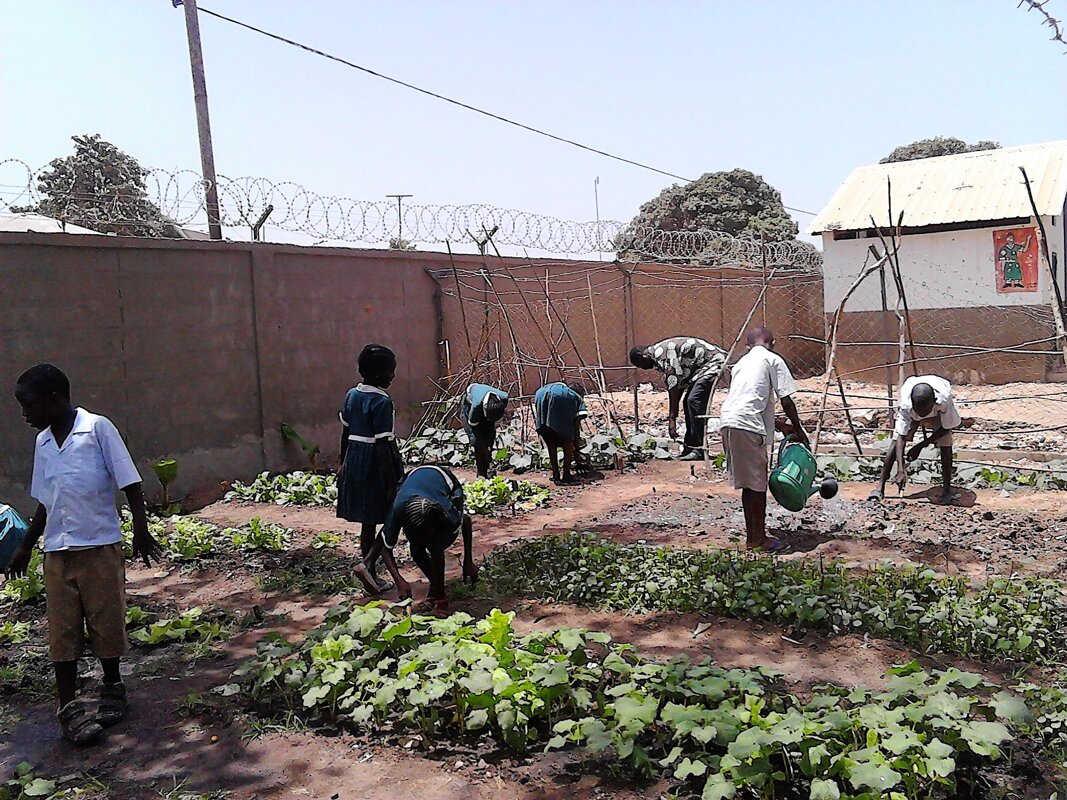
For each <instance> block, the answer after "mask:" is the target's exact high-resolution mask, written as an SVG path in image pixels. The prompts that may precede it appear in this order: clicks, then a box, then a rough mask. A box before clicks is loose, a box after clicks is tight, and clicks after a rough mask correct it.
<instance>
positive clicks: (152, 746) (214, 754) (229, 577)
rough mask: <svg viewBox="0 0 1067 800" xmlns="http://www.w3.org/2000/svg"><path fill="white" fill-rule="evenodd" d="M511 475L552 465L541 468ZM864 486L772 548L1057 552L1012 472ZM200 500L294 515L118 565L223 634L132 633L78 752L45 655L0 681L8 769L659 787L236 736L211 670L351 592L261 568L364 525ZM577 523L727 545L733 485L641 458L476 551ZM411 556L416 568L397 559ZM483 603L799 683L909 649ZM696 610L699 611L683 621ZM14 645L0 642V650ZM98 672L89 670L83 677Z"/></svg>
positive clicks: (123, 792) (870, 675) (1041, 556)
mask: <svg viewBox="0 0 1067 800" xmlns="http://www.w3.org/2000/svg"><path fill="white" fill-rule="evenodd" d="M464 477H469V475H464ZM525 477H528V478H532V479H533V480H538V481H543V482H546V483H547V481H546V480H545V476H544V475H542V474H535V475H533V476H525ZM869 490H870V486H869V485H862V484H848V485H843V486H842V491H841V494H840V495H839V496H838V497H837V498H835V499H834V500H832V501H828V502H823V501H819V500H817V499H816V500H814V501H813V502H812V504H811V505H810V506H809V507H808V508H807V509H805V511H804V512H802V513H800V514H789V513H787V512H784V511H782V510H781V509H777V508H774V507H773V504H772V510H771V515H770V527H771V529H772V531H773V532H775V533H777V534H778V535H779V536H780V537H781V538H782V540H783V541H784V542H786V543H787V544H788V547H787V552H786V553H785V554H784V555H782V556H781V557H782V558H820V557H822V558H826V559H841V560H844V561H845V562H847V563H848V564H852V565H855V566H864V565H869V564H872V563H875V562H878V561H881V560H883V559H887V558H888V559H892V560H893V561H896V562H915V563H921V564H927V565H929V566H931V567H933V568H934V569H936V570H939V571H942V572H946V573H950V574H958V575H963V576H966V577H969V578H973V579H980V578H982V577H984V576H985V575H987V574H991V573H996V574H1010V573H1020V574H1048V575H1055V576H1058V575H1059V574H1060V572H1061V571H1062V570H1063V568H1064V566H1065V565H1067V510H1065V509H1064V503H1063V495H1061V494H1057V493H1047V492H1046V493H1043V492H1036V491H1017V492H1014V493H1012V494H1011V495H1009V496H1007V497H1005V496H1002V495H1001V493H999V492H997V491H979V492H977V493H970V494H968V495H967V496H966V497H965V498H964V499H965V504H966V505H965V507H952V508H946V507H940V506H936V505H933V504H931V503H930V502H929V500H928V499H927V498H926V496H925V494H923V493H917V494H913V495H909V496H908V497H906V498H904V499H895V498H892V499H889V500H887V501H886V502H884V503H883V504H873V503H869V502H868V501H866V500H864V499H863V498H864V497H865V496H866V494H867V493H868V492H869ZM198 516H199V517H201V518H202V519H205V520H208V521H211V522H214V523H216V524H219V525H230V524H235V523H240V522H244V521H247V520H248V519H249V518H251V517H253V516H259V517H261V518H263V519H264V520H265V521H271V522H279V523H282V524H285V525H287V526H290V527H292V528H294V529H295V530H296V532H297V535H296V541H295V542H294V548H293V550H292V551H291V552H290V553H286V554H278V555H270V556H255V557H250V558H244V559H239V558H237V557H236V556H232V555H230V556H224V557H223V556H220V557H216V558H212V559H207V560H205V562H204V563H203V565H201V566H200V567H199V568H190V567H184V568H183V567H180V566H179V565H174V564H166V565H163V566H162V567H160V566H153V567H151V568H145V567H144V566H141V565H136V564H131V565H130V566H129V570H128V577H129V587H128V591H129V596H130V600H129V602H130V604H131V605H142V606H145V607H148V608H152V609H159V610H163V609H172V610H174V609H184V608H189V607H191V606H201V607H203V608H205V609H210V610H211V611H212V613H216V614H223V613H225V614H226V615H227V618H228V619H229V621H230V622H229V624H231V625H232V626H234V627H235V628H237V631H238V632H237V634H236V635H235V636H233V637H232V638H230V639H228V640H226V641H225V642H222V643H220V644H217V645H215V646H214V647H213V648H211V650H210V652H209V653H207V655H203V656H202V657H200V658H199V659H192V658H191V657H190V655H191V654H190V650H189V648H183V647H181V646H178V645H171V646H168V647H163V648H157V649H149V648H142V647H136V648H134V649H133V650H132V651H131V655H130V658H129V659H128V660H127V662H126V665H125V666H126V671H127V672H128V673H129V674H128V677H127V681H128V685H129V688H130V692H131V696H132V698H133V702H134V704H135V705H134V711H133V713H132V714H131V717H130V719H129V720H128V721H127V722H125V723H123V724H122V725H120V726H118V727H117V728H115V729H113V730H112V732H110V734H109V736H108V738H107V740H106V742H105V743H104V744H102V745H99V746H96V747H93V748H90V749H88V750H84V751H80V750H75V749H74V748H72V747H71V746H69V745H67V744H66V743H64V742H63V741H62V740H61V739H60V738H59V736H58V729H57V726H56V723H55V718H54V704H53V702H52V701H51V700H47V699H44V697H47V692H48V690H49V689H50V682H51V679H50V676H49V675H48V674H47V672H42V673H40V674H39V675H38V679H39V681H40V686H39V687H38V688H39V689H40V690H42V691H43V692H44V695H42V696H41V697H40V699H34V695H31V694H30V693H27V692H21V693H19V694H17V695H15V696H10V697H6V698H3V699H0V768H2V771H3V772H8V771H10V770H11V769H12V768H13V767H14V765H16V764H18V763H19V762H21V761H28V762H30V763H31V764H34V765H35V766H36V767H37V768H38V770H39V771H40V772H41V773H42V774H46V775H48V776H63V775H74V774H77V773H90V774H94V775H96V776H98V777H99V778H100V779H101V780H103V781H104V782H105V783H107V784H108V785H109V786H110V787H111V793H112V795H111V796H113V797H121V798H134V799H137V798H150V797H159V796H160V795H161V794H163V795H165V794H166V793H167V792H168V791H171V790H172V789H173V788H174V786H175V785H177V784H180V783H181V782H182V781H187V783H186V787H185V789H186V790H187V791H191V790H195V791H197V792H210V791H217V790H225V791H228V792H229V793H230V794H228V795H225V796H227V797H231V798H292V797H312V798H331V797H338V798H366V797H375V798H390V797H410V796H419V797H423V798H427V799H428V800H436V798H459V797H462V798H475V799H477V800H481V798H486V799H488V798H491V797H493V798H495V797H500V796H511V797H515V798H521V799H523V800H525V798H530V799H531V800H532V798H564V797H577V796H581V797H597V796H603V797H609V796H610V797H618V798H651V797H660V796H661V795H662V794H663V793H664V791H665V790H666V787H665V786H663V785H659V784H647V785H646V784H634V783H633V782H632V781H630V780H629V779H627V778H625V777H621V778H617V777H615V776H614V774H613V772H612V770H611V769H610V764H607V763H604V762H599V761H597V760H595V759H590V758H588V757H585V756H582V755H579V754H576V753H563V754H555V755H553V756H550V757H549V756H544V755H541V754H532V755H530V756H528V757H523V758H516V757H511V756H507V755H506V754H501V753H499V752H489V751H478V750H471V749H469V748H467V747H466V746H465V745H461V744H457V743H450V742H445V743H430V742H425V741H422V740H421V739H418V738H417V737H407V738H406V739H397V738H396V737H385V738H383V737H375V736H373V735H368V736H362V737H355V736H350V735H347V734H341V733H338V732H333V734H332V735H327V732H322V731H319V732H309V731H273V732H267V733H266V734H265V735H262V736H259V737H258V738H250V735H251V731H250V723H249V720H247V719H245V718H243V717H240V716H238V717H236V718H235V717H234V714H233V709H232V708H227V707H226V705H225V704H224V703H219V704H215V703H213V702H211V700H210V699H211V698H213V697H214V696H213V695H211V694H210V689H211V688H212V687H214V686H217V685H220V684H223V683H226V682H227V678H228V675H229V673H230V672H231V671H232V669H233V668H234V667H235V666H236V665H237V664H238V663H240V661H241V660H242V659H244V658H245V657H247V656H248V655H250V654H251V653H252V652H254V649H255V645H256V642H257V641H259V640H260V639H261V638H262V636H263V635H264V634H266V633H267V632H269V631H276V632H278V633H280V634H282V635H283V636H285V637H287V638H290V639H297V638H299V637H300V636H301V635H302V634H303V633H304V632H306V631H308V630H310V629H311V628H313V627H314V626H315V625H317V624H318V623H319V622H320V621H321V620H322V618H323V616H324V614H325V613H326V611H327V609H328V608H330V607H331V606H333V605H334V604H336V603H338V602H340V601H341V600H343V599H345V597H346V595H345V593H337V594H333V595H323V594H321V593H320V594H300V593H297V592H294V591H292V590H287V589H265V588H264V585H263V579H264V578H267V577H270V576H271V575H277V574H278V573H279V570H282V569H285V568H287V567H292V566H293V565H295V564H298V563H299V562H301V561H307V560H308V559H316V558H317V559H319V561H317V562H314V563H315V564H317V565H318V564H321V565H322V577H323V578H324V579H336V578H338V577H343V576H344V573H345V570H346V564H347V563H348V562H349V560H350V559H351V558H354V553H355V551H356V549H357V547H358V530H357V529H356V527H355V526H350V525H346V524H345V523H342V522H341V521H339V520H337V519H336V518H335V517H334V516H333V511H332V509H315V508H283V507H278V506H273V505H261V504H232V503H216V504H214V505H211V506H208V507H207V508H204V509H202V510H201V511H200V512H198ZM572 529H579V530H591V531H595V532H597V533H599V534H601V535H603V536H605V537H610V538H614V539H618V540H623V541H638V540H643V541H646V542H650V543H657V544H670V545H677V546H685V547H698V548H709V547H716V548H724V547H736V546H738V543H739V541H740V539H741V536H742V535H743V533H742V529H743V522H742V518H741V512H740V504H739V498H738V496H737V493H735V492H734V491H733V490H732V489H730V488H729V486H727V485H726V484H725V483H724V482H723V479H722V476H721V475H718V474H713V475H711V476H705V475H704V474H703V468H702V466H701V465H697V466H696V468H691V466H690V465H689V464H686V463H681V462H651V463H648V464H643V465H640V466H638V467H636V468H633V469H628V470H625V471H622V472H608V473H606V474H605V475H603V476H601V477H600V478H599V479H597V480H594V481H590V482H586V483H583V484H581V485H578V486H574V487H559V488H554V489H553V495H552V498H551V501H550V505H549V506H548V507H547V508H544V509H539V510H537V511H534V512H530V513H527V514H524V515H520V516H517V517H514V518H511V517H502V518H492V519H483V518H478V520H477V521H476V533H475V542H476V548H477V552H478V553H479V554H480V555H484V554H485V553H487V552H488V551H489V550H491V549H492V548H494V547H496V546H498V545H500V544H503V543H506V542H510V541H514V540H516V539H519V538H525V537H530V536H539V535H544V534H546V533H550V532H558V531H567V530H572ZM320 531H336V532H339V533H342V535H343V541H342V546H341V548H340V549H339V550H333V551H325V552H317V551H312V550H310V549H307V548H308V547H309V544H310V541H311V539H312V538H313V537H314V535H315V534H316V533H317V532H320ZM398 552H399V551H398ZM405 571H406V573H407V575H408V576H409V577H410V578H416V577H417V573H416V571H415V570H413V569H412V568H411V567H410V566H408V567H407V568H406V570H405ZM449 571H450V574H451V575H454V576H458V574H459V570H458V560H457V561H450V563H449ZM413 586H414V591H415V596H416V599H418V598H419V597H421V596H422V595H423V594H424V593H425V590H426V586H425V584H424V582H422V581H421V580H415V581H413ZM493 605H499V606H501V607H503V608H505V609H508V610H513V611H515V612H516V624H517V626H518V627H519V628H520V629H521V630H524V631H525V630H532V629H535V628H547V627H558V626H579V627H586V628H591V629H596V630H604V631H607V632H609V633H611V634H612V636H613V637H615V638H616V639H617V640H620V641H628V642H632V643H634V644H635V645H637V647H638V648H639V650H640V651H642V652H644V653H646V654H648V655H650V656H653V657H668V656H673V655H679V654H684V655H687V656H689V657H691V658H694V659H703V658H712V659H715V660H716V661H718V662H719V663H721V664H724V665H728V666H756V665H763V666H769V667H774V668H776V669H779V670H781V671H782V672H784V673H785V675H786V680H787V681H788V682H789V683H790V684H791V685H792V686H793V688H794V690H795V691H797V692H800V693H804V692H805V691H807V690H809V688H810V687H811V686H812V685H815V684H818V683H823V682H835V683H841V684H845V685H855V686H872V687H874V686H878V685H880V682H881V676H882V675H883V673H884V672H885V670H886V669H887V668H888V667H889V666H890V665H892V664H894V663H900V662H905V661H908V660H910V659H911V658H913V657H914V655H915V654H914V653H913V652H912V651H910V650H908V649H907V648H903V647H898V646H896V645H892V644H889V643H886V642H882V641H875V640H867V639H865V638H864V637H862V636H843V637H824V636H820V635H817V634H808V635H807V636H806V637H804V639H803V640H802V641H799V642H798V641H790V640H789V637H788V633H787V632H786V631H784V630H783V629H781V628H779V627H777V626H774V625H769V624H755V623H750V622H742V621H737V620H727V619H720V618H707V617H703V616H699V615H678V614H650V615H638V616H626V615H622V614H610V613H605V612H598V611H594V610H589V609H582V608H576V607H572V606H567V605H549V604H542V603H534V602H529V601H524V600H521V599H517V598H506V597H503V598H494V597H489V598H487V597H485V596H475V597H474V598H471V599H469V600H465V601H456V602H454V603H453V608H454V609H455V610H466V611H468V612H470V613H474V614H478V613H482V612H485V611H487V610H488V609H489V608H491V607H492V606H493ZM3 612H4V614H5V615H6V617H8V618H18V619H27V620H34V621H35V630H34V636H33V638H32V640H31V642H30V643H29V646H30V647H31V648H33V649H36V650H38V651H40V650H41V648H42V643H43V623H42V622H41V620H42V618H43V605H37V606H30V607H20V608H18V609H13V608H12V607H10V606H9V607H6V608H4V609H3ZM257 615H258V616H257ZM260 617H261V618H262V621H259V619H260ZM699 623H711V625H710V627H709V628H708V629H707V630H706V631H704V632H702V633H700V634H699V635H694V633H695V631H696V630H697V626H698V624H699ZM242 625H246V626H247V627H244V628H242V627H241V626H242ZM24 647H26V645H20V646H6V647H0V665H2V664H3V659H5V658H6V659H12V658H14V656H15V654H16V652H17V651H18V650H19V648H24ZM926 661H927V663H928V664H929V665H930V666H945V665H947V664H957V665H959V666H961V667H962V668H965V669H971V670H975V671H980V672H983V673H984V674H986V675H988V676H989V677H990V678H992V679H996V680H1000V679H1006V677H1007V675H1008V674H1009V673H1010V671H1011V667H1010V666H1005V667H1003V668H1002V667H990V666H989V665H982V664H974V663H969V662H966V661H960V660H958V659H950V658H945V659H940V660H933V659H926ZM87 669H89V668H88V667H87ZM94 680H95V679H94V678H93V677H92V676H91V675H90V676H89V677H88V682H87V684H86V685H87V688H88V689H89V690H90V691H91V690H92V689H93V688H94V686H95V683H94ZM197 693H199V694H201V695H203V696H204V697H206V698H209V701H208V703H207V706H206V707H204V706H195V707H194V708H192V709H189V708H188V707H189V702H188V701H187V700H184V699H186V698H188V697H189V695H191V694H197Z"/></svg>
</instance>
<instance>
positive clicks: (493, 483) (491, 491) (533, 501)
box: [463, 475, 551, 515]
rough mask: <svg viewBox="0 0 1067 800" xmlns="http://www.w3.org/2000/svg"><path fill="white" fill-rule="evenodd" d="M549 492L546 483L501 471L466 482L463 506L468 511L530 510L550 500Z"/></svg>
mask: <svg viewBox="0 0 1067 800" xmlns="http://www.w3.org/2000/svg"><path fill="white" fill-rule="evenodd" d="M550 494H551V492H549V490H548V489H547V488H545V487H544V486H539V485H538V484H536V483H531V482H530V481H522V480H515V479H513V478H504V477H501V476H500V475H497V476H495V477H493V478H479V479H478V480H474V481H470V482H468V483H465V484H463V500H464V508H465V510H466V511H467V513H469V514H487V515H488V514H496V513H498V512H499V511H501V510H506V509H511V510H513V511H529V510H530V509H533V508H538V507H539V506H543V505H544V504H545V503H546V502H548V498H549V495H550Z"/></svg>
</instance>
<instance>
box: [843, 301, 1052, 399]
mask: <svg viewBox="0 0 1067 800" xmlns="http://www.w3.org/2000/svg"><path fill="white" fill-rule="evenodd" d="M1047 316H1049V315H1048V314H1044V315H1042V314H1041V313H1035V311H1034V310H1033V309H1032V308H1026V307H1015V308H1012V307H982V308H942V309H917V310H914V311H912V312H911V321H912V330H913V332H914V334H915V339H916V341H917V342H925V343H927V344H945V343H948V342H951V343H952V344H953V345H958V346H960V347H961V349H952V348H944V347H940V348H935V347H922V346H919V347H916V349H915V355H916V358H917V359H919V361H918V363H917V369H918V372H919V373H920V374H922V373H927V374H935V375H942V376H944V377H946V378H948V379H949V380H951V381H953V382H954V383H988V384H1002V383H1012V382H1016V381H1043V380H1044V379H1045V373H1046V370H1047V369H1049V368H1050V367H1051V366H1052V365H1053V364H1054V362H1055V358H1054V357H1052V356H1048V355H1044V354H1035V355H1026V354H1024V353H995V352H971V353H968V352H967V351H966V350H965V349H962V348H967V347H971V348H984V349H992V348H1011V349H1017V348H1018V345H1020V344H1022V343H1024V342H1032V341H1037V340H1040V339H1045V338H1048V337H1050V336H1053V335H1054V333H1055V332H1054V330H1053V329H1052V325H1051V323H1050V321H1049V320H1047V319H1045V317H1047ZM830 322H831V319H830V317H829V316H828V317H827V328H829V325H830ZM896 335H897V323H896V318H895V317H893V318H892V320H891V322H889V323H886V320H885V316H884V314H883V312H881V311H869V312H868V311H862V312H852V313H846V314H844V315H843V316H842V319H841V323H840V333H839V335H838V349H837V368H838V371H839V372H840V374H841V375H842V377H845V378H849V379H853V380H862V381H870V382H873V383H885V381H886V380H887V379H888V380H891V381H893V382H895V381H896V379H897V370H896V367H895V366H894V367H893V368H892V369H891V370H890V372H889V374H888V376H887V372H886V370H885V369H884V367H883V366H881V365H884V364H886V363H890V362H891V363H893V364H894V365H895V364H896V361H897V358H898V347H897V346H895V345H894V346H890V347H885V346H881V345H874V346H872V345H861V344H854V343H855V342H886V341H894V340H895V338H896ZM1024 349H1030V350H1040V351H1048V350H1054V349H1055V343H1049V342H1045V343H1043V344H1035V345H1030V346H1028V347H1026V348H1024ZM946 356H954V357H951V358H950V357H946ZM906 369H908V370H910V366H909V367H906ZM908 374H910V372H909V373H908Z"/></svg>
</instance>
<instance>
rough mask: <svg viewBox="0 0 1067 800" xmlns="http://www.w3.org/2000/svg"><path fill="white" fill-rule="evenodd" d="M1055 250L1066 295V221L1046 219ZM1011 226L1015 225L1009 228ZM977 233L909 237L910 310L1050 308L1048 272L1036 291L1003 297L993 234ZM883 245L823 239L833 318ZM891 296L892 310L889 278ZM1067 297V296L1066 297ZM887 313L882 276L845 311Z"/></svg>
mask: <svg viewBox="0 0 1067 800" xmlns="http://www.w3.org/2000/svg"><path fill="white" fill-rule="evenodd" d="M1043 221H1044V223H1045V230H1046V234H1047V236H1048V240H1049V247H1050V249H1051V251H1052V252H1053V253H1055V254H1056V261H1057V262H1058V264H1059V270H1058V274H1059V280H1060V287H1061V291H1063V290H1064V288H1065V279H1067V275H1065V268H1067V264H1065V259H1064V251H1065V247H1064V244H1065V242H1064V228H1063V217H1045V218H1044V220H1043ZM1004 227H1009V226H1004ZM994 230H997V228H976V229H972V230H963V231H951V232H946V233H927V234H914V235H909V236H904V237H903V238H902V240H901V243H900V250H899V255H900V269H901V274H902V275H903V277H904V289H905V291H906V293H907V298H908V307H909V308H911V309H912V310H916V309H924V308H927V309H929V308H968V307H976V306H1028V305H1041V306H1046V307H1047V306H1048V304H1049V301H1050V297H1051V289H1050V285H1049V280H1048V277H1047V274H1046V272H1045V270H1044V269H1039V270H1038V290H1037V291H1036V292H1010V293H998V292H997V289H996V264H995V260H994V256H995V253H994V249H993V231H994ZM872 244H873V245H875V247H876V248H878V250H879V251H880V250H881V242H880V241H879V239H877V238H873V239H839V240H834V239H833V238H832V236H831V234H829V233H826V234H823V293H824V300H825V309H826V312H827V313H833V312H834V311H836V310H837V307H838V305H839V304H840V302H841V298H842V297H844V295H845V292H846V291H848V288H849V287H850V286H851V285H852V283H853V282H854V281H855V280H856V277H857V276H858V275H859V274H860V272H861V270H862V268H863V265H864V262H865V260H866V262H867V263H868V264H869V263H871V261H872V260H873V258H869V257H868V252H867V248H868V247H869V246H870V245H872ZM886 277H887V280H886V294H887V298H888V304H889V308H890V309H892V308H893V307H894V306H895V304H896V292H895V291H894V289H893V280H892V277H891V276H889V275H887V276H886ZM1064 294H1065V296H1067V291H1065V292H1064ZM881 308H882V299H881V288H880V282H879V279H878V274H877V273H874V274H872V275H871V276H870V277H868V278H867V279H866V280H865V281H864V282H863V284H862V285H861V286H860V288H859V289H857V290H856V292H855V293H854V294H853V295H852V297H851V298H850V299H849V302H848V303H847V305H846V307H845V310H846V312H848V311H878V310H881Z"/></svg>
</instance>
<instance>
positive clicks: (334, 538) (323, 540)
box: [311, 531, 341, 550]
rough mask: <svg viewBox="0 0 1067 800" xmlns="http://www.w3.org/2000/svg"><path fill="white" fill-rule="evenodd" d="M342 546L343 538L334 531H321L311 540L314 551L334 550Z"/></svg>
mask: <svg viewBox="0 0 1067 800" xmlns="http://www.w3.org/2000/svg"><path fill="white" fill-rule="evenodd" d="M340 546H341V536H340V534H337V533H334V532H333V531H319V532H318V533H316V534H315V538H314V539H312V540H311V549H312V550H325V549H331V550H332V549H334V548H336V547H340Z"/></svg>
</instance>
